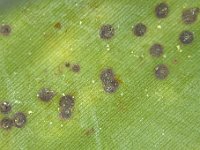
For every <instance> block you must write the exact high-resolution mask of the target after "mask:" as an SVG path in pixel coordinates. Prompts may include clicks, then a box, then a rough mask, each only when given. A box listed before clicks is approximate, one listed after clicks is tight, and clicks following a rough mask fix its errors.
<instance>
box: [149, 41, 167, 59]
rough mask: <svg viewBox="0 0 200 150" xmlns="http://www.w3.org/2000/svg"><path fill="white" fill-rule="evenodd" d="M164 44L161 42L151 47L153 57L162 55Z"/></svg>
mask: <svg viewBox="0 0 200 150" xmlns="http://www.w3.org/2000/svg"><path fill="white" fill-rule="evenodd" d="M163 50H164V48H163V46H162V45H161V44H154V45H152V46H151V48H150V55H151V56H153V57H160V56H161V55H162V54H163Z"/></svg>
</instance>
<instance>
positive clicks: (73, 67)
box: [71, 64, 81, 73]
mask: <svg viewBox="0 0 200 150" xmlns="http://www.w3.org/2000/svg"><path fill="white" fill-rule="evenodd" d="M71 69H72V71H73V72H75V73H78V72H80V70H81V67H80V66H79V65H78V64H73V65H72V67H71Z"/></svg>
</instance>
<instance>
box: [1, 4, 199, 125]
mask: <svg viewBox="0 0 200 150" xmlns="http://www.w3.org/2000/svg"><path fill="white" fill-rule="evenodd" d="M199 12H200V9H199V8H188V9H185V10H183V12H182V16H181V18H182V22H183V23H184V24H186V25H189V24H193V23H194V22H196V20H197V17H198V14H199ZM154 13H155V16H156V17H157V18H158V19H164V18H166V17H168V15H169V13H170V8H169V6H168V4H167V3H160V4H158V5H157V6H156V7H155V10H154ZM56 27H57V28H61V26H60V24H56ZM11 31H12V29H11V26H10V25H8V24H2V25H1V26H0V34H1V35H3V36H9V35H10V34H11ZM147 31H148V29H147V26H146V25H145V24H143V23H141V22H140V23H137V24H136V25H134V26H133V27H132V34H133V35H135V36H136V37H138V38H141V37H143V36H145V34H146V32H147ZM114 35H115V29H114V27H113V26H112V25H111V24H104V25H102V26H101V27H100V31H99V36H100V38H101V39H102V40H110V39H112V38H113V36H114ZM193 40H194V34H193V32H191V31H189V30H184V31H182V32H181V33H180V34H179V41H180V42H181V43H182V44H183V45H187V44H191V43H192V42H193ZM163 53H164V46H163V45H162V44H161V43H154V44H153V45H152V46H151V47H150V48H149V54H150V55H151V56H152V57H155V58H159V57H161V56H162V55H163ZM65 66H66V67H70V68H71V70H72V71H73V72H75V73H78V72H79V71H80V66H79V65H78V64H73V65H71V64H70V63H66V64H65ZM154 74H155V77H156V78H157V79H159V80H164V79H166V78H167V77H168V75H169V69H168V66H167V65H166V64H158V65H157V66H155V68H154ZM99 78H100V80H101V82H102V86H103V89H104V91H105V92H107V93H114V92H115V91H116V90H117V89H118V87H119V82H118V80H117V79H116V76H115V74H114V72H113V70H112V68H104V69H103V70H102V71H101V73H100V76H99ZM54 96H55V91H53V90H51V89H49V88H42V89H40V91H39V92H38V94H37V97H38V99H40V100H41V101H43V102H50V101H51V100H52V99H53V97H54ZM74 105H75V97H74V96H73V95H70V94H67V95H64V96H62V97H60V101H59V110H60V117H61V118H62V119H69V118H70V117H71V115H72V112H73V109H74ZM11 108H12V106H11V104H10V103H9V102H7V101H3V102H1V103H0V112H1V113H2V114H4V115H8V114H9V112H10V111H11ZM26 122H27V119H26V115H25V114H24V113H23V112H17V113H15V115H14V116H13V117H12V118H9V117H4V118H3V119H1V121H0V127H1V128H4V129H10V128H11V127H12V126H15V127H17V128H22V127H24V125H25V123H26Z"/></svg>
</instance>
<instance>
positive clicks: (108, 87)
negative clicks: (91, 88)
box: [104, 80, 119, 93]
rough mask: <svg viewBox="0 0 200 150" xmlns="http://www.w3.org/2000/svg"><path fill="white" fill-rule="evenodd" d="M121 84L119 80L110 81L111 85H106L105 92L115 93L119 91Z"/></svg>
mask: <svg viewBox="0 0 200 150" xmlns="http://www.w3.org/2000/svg"><path fill="white" fill-rule="evenodd" d="M118 86H119V83H118V81H117V80H113V81H110V83H109V84H105V85H104V91H105V92H107V93H114V92H116V91H117V89H118Z"/></svg>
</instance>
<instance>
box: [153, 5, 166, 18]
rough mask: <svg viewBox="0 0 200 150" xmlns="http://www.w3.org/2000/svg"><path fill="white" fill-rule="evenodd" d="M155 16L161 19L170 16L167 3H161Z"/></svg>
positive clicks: (156, 9)
mask: <svg viewBox="0 0 200 150" xmlns="http://www.w3.org/2000/svg"><path fill="white" fill-rule="evenodd" d="M155 14H156V16H157V17H158V18H159V19H161V18H166V17H167V16H168V14H169V6H168V4H166V3H160V4H158V5H157V6H156V8H155Z"/></svg>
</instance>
